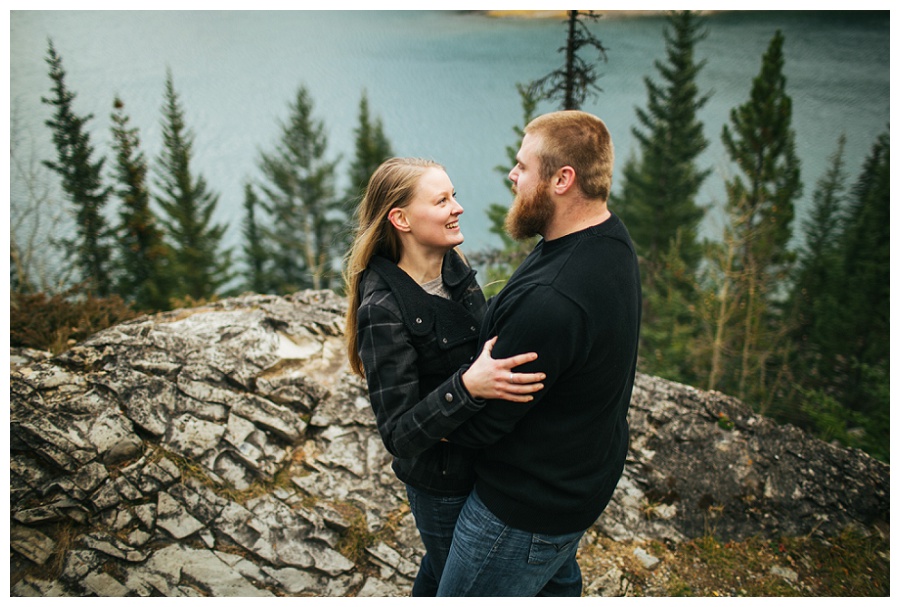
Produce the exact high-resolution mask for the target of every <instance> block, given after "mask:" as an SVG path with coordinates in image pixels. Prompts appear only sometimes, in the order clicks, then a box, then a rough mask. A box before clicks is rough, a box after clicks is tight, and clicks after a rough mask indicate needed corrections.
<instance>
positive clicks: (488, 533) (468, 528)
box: [438, 491, 584, 596]
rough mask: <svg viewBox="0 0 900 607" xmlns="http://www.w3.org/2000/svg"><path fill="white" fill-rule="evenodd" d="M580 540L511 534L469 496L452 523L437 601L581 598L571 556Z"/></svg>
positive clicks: (571, 535) (577, 572) (474, 494)
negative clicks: (448, 598) (453, 598)
mask: <svg viewBox="0 0 900 607" xmlns="http://www.w3.org/2000/svg"><path fill="white" fill-rule="evenodd" d="M582 535H584V531H577V532H575V533H567V534H564V535H546V534H541V533H531V532H530V531H523V530H520V529H514V528H512V527H510V526H508V525H506V524H504V523H503V521H501V520H500V519H498V518H497V517H496V516H494V515H493V514H492V513H491V511H490V510H488V509H487V506H485V505H484V503H483V502H482V501H481V499H479V497H478V494H477V492H475V491H473V492H472V494H471V495H469V499H468V500H467V501H466V505H465V506H464V507H463V509H462V512H461V513H460V515H459V520H458V521H457V522H456V532H455V533H454V535H453V545H452V547H451V549H450V556H449V558H448V559H447V564H446V566H445V567H444V574H443V576H442V577H441V582H440V587H439V588H438V596H581V586H582V582H581V568H580V567H579V566H578V562H577V561H576V560H575V554H576V552H577V551H578V542H579V541H580V540H581V536H582Z"/></svg>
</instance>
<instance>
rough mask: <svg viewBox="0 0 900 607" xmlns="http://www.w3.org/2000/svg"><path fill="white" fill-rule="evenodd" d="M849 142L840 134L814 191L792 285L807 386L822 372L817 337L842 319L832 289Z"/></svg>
mask: <svg viewBox="0 0 900 607" xmlns="http://www.w3.org/2000/svg"><path fill="white" fill-rule="evenodd" d="M845 142H846V138H845V137H844V136H841V138H840V139H839V141H838V147H837V150H836V151H835V153H834V154H833V155H832V157H831V162H830V166H829V168H828V171H827V172H826V174H825V175H824V176H823V177H822V178H821V179H820V180H819V183H818V184H817V187H816V191H815V192H814V193H813V206H812V210H811V212H810V215H809V218H808V219H807V220H806V221H805V222H804V223H803V233H804V246H803V249H802V250H801V253H800V256H799V260H798V266H797V272H796V277H795V279H794V281H793V291H792V294H791V307H790V310H791V314H792V317H793V322H792V323H791V324H792V328H793V335H792V339H793V341H794V343H795V345H796V350H797V356H798V363H797V365H796V366H797V367H798V369H802V370H803V371H802V372H803V375H804V376H805V377H806V378H807V382H808V380H809V379H810V378H814V377H817V376H820V375H821V374H822V372H823V369H822V368H821V367H820V364H819V362H820V361H821V354H822V353H821V352H820V351H819V349H820V347H821V341H822V339H821V337H819V336H820V335H822V334H823V332H825V333H827V332H829V331H830V328H831V327H832V326H834V323H835V322H840V319H839V318H832V317H831V315H832V314H833V313H835V312H838V310H839V307H840V306H839V305H837V304H836V301H835V299H834V298H835V297H838V296H840V293H838V292H837V291H835V289H834V288H833V282H834V280H833V279H834V276H835V274H836V273H837V272H838V270H839V269H840V267H841V263H840V261H841V260H840V257H839V251H838V239H839V237H840V235H841V234H842V232H843V229H844V224H843V217H844V212H845V209H844V206H845V204H846V191H845V190H846V186H845V181H846V176H845V174H844V145H845ZM840 315H841V314H838V316H840ZM807 382H804V383H807ZM807 385H809V384H808V383H807Z"/></svg>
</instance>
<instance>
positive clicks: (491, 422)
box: [447, 287, 586, 448]
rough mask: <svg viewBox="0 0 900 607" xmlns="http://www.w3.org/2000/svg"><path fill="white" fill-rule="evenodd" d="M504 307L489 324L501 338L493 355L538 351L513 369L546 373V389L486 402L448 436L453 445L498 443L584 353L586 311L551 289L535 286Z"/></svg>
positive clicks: (469, 445) (501, 355)
mask: <svg viewBox="0 0 900 607" xmlns="http://www.w3.org/2000/svg"><path fill="white" fill-rule="evenodd" d="M503 307H504V308H505V310H497V311H496V313H495V316H494V320H495V326H493V327H491V331H492V332H493V334H496V335H497V337H498V339H497V343H496V345H495V346H494V350H493V356H494V358H505V357H507V356H512V355H513V354H517V353H520V352H537V354H538V357H537V360H536V361H533V362H530V363H526V364H524V365H521V366H520V367H517V368H516V369H515V370H516V372H531V373H536V372H543V373H546V374H547V378H546V379H545V380H544V381H543V384H544V388H543V389H542V390H540V391H539V392H536V393H534V395H533V396H534V400H532V401H531V402H529V403H525V404H523V403H512V402H509V401H503V400H489V401H487V404H486V405H485V406H484V407H483V408H482V409H481V411H479V412H478V413H476V414H475V415H474V416H473V417H471V418H470V419H469V420H468V421H466V422H465V423H464V424H463V425H461V426H460V427H459V428H458V429H457V430H456V431H454V432H453V433H452V434H450V435H449V436H448V437H447V440H449V441H450V442H452V443H457V444H460V445H463V446H466V447H473V448H482V447H486V446H488V445H492V444H493V443H495V442H497V441H498V440H500V439H501V438H503V437H504V436H506V435H507V434H508V433H510V432H511V431H512V430H513V428H515V425H516V423H517V422H518V421H519V420H520V419H522V418H523V417H524V416H526V415H528V412H529V411H531V409H532V408H533V407H539V406H541V403H542V401H543V399H544V397H545V396H546V394H547V393H548V392H550V391H552V390H553V387H554V385H555V384H556V382H557V381H558V380H559V378H560V377H561V376H562V375H563V374H564V373H565V372H566V371H567V370H568V369H569V368H571V366H572V365H573V363H575V362H577V361H578V359H579V358H580V357H581V356H580V354H579V353H580V351H581V349H582V348H583V344H584V339H585V331H586V328H585V323H584V316H583V313H582V311H581V309H580V308H578V307H577V306H575V305H574V304H573V303H572V302H571V301H570V300H568V299H566V298H564V297H560V296H559V295H558V294H557V293H556V292H555V291H553V290H552V289H551V288H550V287H536V288H535V289H532V290H530V291H529V292H528V293H527V294H525V295H524V296H522V297H520V298H517V300H516V301H510V302H506V303H505V304H504V306H503Z"/></svg>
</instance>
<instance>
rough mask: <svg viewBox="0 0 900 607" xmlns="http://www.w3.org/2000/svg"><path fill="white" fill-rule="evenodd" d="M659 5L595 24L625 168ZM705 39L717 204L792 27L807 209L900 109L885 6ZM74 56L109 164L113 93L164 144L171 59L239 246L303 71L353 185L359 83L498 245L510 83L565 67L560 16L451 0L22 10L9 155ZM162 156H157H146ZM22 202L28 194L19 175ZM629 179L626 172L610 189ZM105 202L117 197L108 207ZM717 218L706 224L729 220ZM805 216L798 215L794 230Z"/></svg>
mask: <svg viewBox="0 0 900 607" xmlns="http://www.w3.org/2000/svg"><path fill="white" fill-rule="evenodd" d="M664 23H665V22H664V19H663V18H662V17H648V16H645V17H641V18H627V19H618V18H617V19H614V18H604V19H601V20H600V21H598V22H596V23H595V24H593V25H591V26H590V27H591V30H592V32H594V34H595V35H596V36H597V37H598V38H599V39H600V40H601V41H602V42H603V44H604V46H606V47H607V49H608V62H607V63H605V64H601V65H600V68H599V71H600V73H602V78H601V79H600V81H599V84H600V86H601V88H602V89H603V92H602V93H601V94H600V95H599V96H598V97H597V98H595V99H590V100H589V101H588V102H587V103H586V104H585V105H584V108H583V109H585V110H587V111H590V112H593V113H595V114H597V115H598V116H600V117H602V118H603V119H604V120H605V121H606V122H607V124H608V125H609V127H610V130H611V132H612V135H613V140H614V143H615V145H616V154H617V162H616V166H617V168H620V167H621V166H622V163H623V162H624V160H625V159H626V158H627V157H628V156H629V154H631V153H632V152H634V151H635V148H634V145H635V144H634V138H633V136H632V134H631V128H632V127H633V126H634V125H635V124H636V118H635V107H638V106H639V107H645V106H646V99H647V96H646V89H645V87H644V83H643V78H644V77H645V76H649V77H651V78H653V79H654V80H657V81H658V80H659V77H658V74H657V72H656V70H655V69H654V67H653V63H654V61H656V60H664V58H665V57H664V48H665V46H664V40H663V36H662V31H663V27H664ZM707 26H708V30H709V35H708V37H707V38H706V39H705V40H704V41H702V42H700V43H699V44H698V45H697V47H696V55H697V58H698V59H705V60H706V61H707V65H706V67H705V68H704V69H703V70H702V71H701V73H700V77H699V79H698V83H699V86H700V90H701V91H709V90H712V91H713V96H712V97H711V99H710V101H709V102H708V103H707V105H706V106H705V108H704V109H703V110H702V112H701V113H700V117H701V119H702V120H703V121H704V123H705V134H706V137H707V139H708V140H709V141H710V146H709V149H708V151H707V152H705V153H704V155H703V156H701V158H700V163H701V164H702V165H703V166H708V167H712V168H713V174H712V175H711V176H710V177H709V178H708V179H707V182H706V185H705V187H704V190H703V192H702V194H701V199H700V200H699V202H700V203H701V204H705V205H711V206H712V207H714V208H715V207H716V206H718V207H721V205H722V203H723V202H724V187H723V185H722V183H723V178H724V177H727V176H728V175H730V174H732V172H733V171H734V169H733V168H732V167H731V166H730V165H729V163H728V162H727V159H726V158H724V156H723V148H722V144H721V138H720V136H721V131H722V126H723V125H724V124H725V123H726V122H727V120H728V114H729V112H730V110H731V109H732V108H734V107H736V106H737V105H740V104H742V103H744V102H745V101H746V100H747V99H748V97H749V93H750V87H751V81H752V79H753V77H755V76H756V74H757V73H758V72H759V69H760V63H761V57H762V54H763V53H764V52H765V50H766V48H767V46H768V44H769V41H770V40H771V38H772V36H773V35H774V33H775V31H776V30H777V29H781V30H782V32H783V33H784V35H785V38H786V40H785V47H784V53H785V57H786V61H785V66H784V72H785V74H786V76H787V90H788V93H789V94H790V95H791V96H792V98H793V103H794V120H793V125H794V129H795V130H796V135H797V152H798V155H799V156H800V158H801V161H802V179H803V181H804V183H805V189H804V195H803V199H802V200H801V201H800V202H798V204H797V207H798V209H797V210H798V220H799V219H802V218H803V217H805V216H806V210H807V209H808V207H809V205H810V200H811V198H812V193H813V191H814V189H815V184H816V182H817V181H818V180H819V178H820V177H821V176H822V174H823V172H824V170H825V167H826V163H827V159H828V157H829V156H830V155H831V154H832V153H833V152H834V150H835V148H836V145H837V141H838V137H839V136H840V135H841V134H842V133H843V134H845V135H846V136H847V147H846V161H847V171H848V175H849V176H850V177H851V178H852V179H855V178H856V176H857V175H858V173H859V169H860V167H861V166H862V163H863V161H864V159H865V157H866V156H867V155H868V153H869V150H870V149H871V146H872V144H873V142H874V141H875V138H876V137H877V136H878V135H879V134H880V133H882V132H884V131H886V130H887V128H888V123H889V118H890V16H889V12H888V11H880V12H825V11H822V12H788V11H778V12H768V11H766V12H725V13H720V14H716V15H712V16H710V17H709V18H708V19H707ZM48 39H52V40H53V43H54V46H55V48H56V50H57V52H58V53H59V54H60V55H61V56H62V58H63V65H64V68H65V69H66V72H67V79H66V83H67V85H68V87H69V88H70V90H72V91H74V92H75V93H76V94H77V97H76V100H75V109H76V111H77V112H78V113H80V114H88V113H92V114H93V115H94V119H93V120H92V121H91V122H90V123H89V128H90V131H91V137H92V143H93V145H94V147H95V149H96V151H97V153H99V154H102V155H105V156H106V157H107V159H108V160H107V167H110V163H111V162H112V156H113V154H112V152H111V148H110V139H111V137H110V134H109V128H110V124H111V123H110V119H109V115H110V113H111V110H112V101H113V98H114V96H116V95H118V96H120V97H121V98H122V100H123V101H124V103H125V109H126V113H127V114H128V115H129V116H130V117H131V124H132V126H135V127H138V128H139V129H140V132H141V138H142V149H143V151H144V153H145V155H146V156H147V157H148V158H150V159H151V160H152V161H155V159H156V157H157V155H158V154H159V151H160V147H161V139H162V135H161V130H162V129H161V125H160V122H161V116H162V113H161V108H162V104H163V92H164V83H165V77H166V70H167V68H168V69H171V71H172V75H173V78H174V83H175V88H176V91H177V92H178V94H179V97H180V99H181V103H182V107H183V109H184V111H185V118H186V122H187V125H188V127H189V128H190V129H191V130H192V131H193V132H194V134H195V136H196V138H195V144H194V157H193V170H194V172H195V174H201V175H203V177H204V178H205V179H206V180H207V183H208V185H209V187H210V189H211V190H213V191H214V192H216V193H218V194H219V195H220V199H219V207H218V215H217V217H216V221H218V222H223V223H227V224H229V226H230V228H229V232H228V234H227V236H226V242H225V244H226V245H228V246H239V244H240V223H241V220H242V213H243V211H242V204H243V185H244V183H245V182H246V181H247V180H250V179H255V178H257V177H258V176H259V172H258V170H257V168H256V166H257V160H258V158H259V152H260V151H265V152H270V151H272V150H273V149H274V146H275V144H276V142H277V139H278V137H279V131H280V123H281V122H282V121H284V120H286V119H287V117H288V105H289V103H291V102H292V101H293V99H294V98H295V94H296V92H297V89H298V87H299V86H300V85H305V86H306V87H307V88H308V90H309V91H310V93H311V96H312V98H313V100H314V102H315V112H314V113H315V116H316V117H317V118H319V119H321V120H323V121H324V123H325V125H326V128H327V131H328V134H329V156H330V157H337V156H338V155H341V156H342V161H341V163H340V165H339V181H338V185H339V188H340V189H341V190H343V189H344V188H345V187H346V182H347V180H346V177H345V174H346V172H347V168H348V166H349V163H350V161H351V159H352V155H353V143H354V142H353V129H354V128H355V127H356V126H357V121H358V107H359V101H360V98H361V95H362V92H363V90H365V91H367V94H368V98H369V107H370V111H371V113H372V115H373V116H374V117H380V118H381V119H382V121H383V124H384V129H385V133H386V135H387V137H388V139H389V140H390V141H391V144H392V146H393V148H394V152H395V153H396V154H398V155H411V156H425V157H431V158H434V159H435V160H438V161H439V162H441V163H443V164H444V165H445V166H446V167H447V170H448V173H449V175H450V177H451V179H452V180H453V182H454V185H455V187H456V189H457V191H458V193H459V199H460V202H461V203H462V205H463V206H464V207H465V209H466V213H465V215H464V216H463V224H462V225H463V232H464V233H465V235H466V245H465V247H466V248H467V249H468V250H476V249H480V248H483V247H484V246H486V245H489V244H497V243H496V242H495V240H494V239H495V237H494V236H492V235H491V234H490V233H489V231H488V228H489V225H488V221H487V217H486V215H485V213H484V210H485V209H486V207H487V206H488V205H489V204H490V203H493V202H500V203H504V204H507V203H508V202H509V201H510V199H511V195H510V193H509V189H508V184H506V182H505V179H504V178H503V177H502V176H501V175H500V174H499V173H497V172H496V171H494V170H493V167H495V166H497V165H500V164H505V163H506V162H507V158H506V153H505V147H506V146H508V145H512V144H513V143H515V140H516V138H515V135H514V133H513V130H512V129H513V127H515V126H517V125H520V124H521V120H522V111H521V107H520V103H519V97H518V94H517V92H516V88H515V86H516V83H520V82H521V83H524V82H527V81H530V80H533V79H535V78H538V77H540V76H542V75H544V74H546V73H548V72H549V71H551V70H553V69H556V68H557V67H559V66H560V65H561V64H562V60H563V58H562V55H561V54H560V53H558V52H557V49H558V48H559V47H560V46H561V45H563V44H564V42H565V28H564V25H563V23H562V21H561V20H560V19H510V18H504V19H497V18H491V17H488V16H485V15H482V14H477V13H465V12H451V11H413V12H403V11H371V12H358V11H318V12H310V11H289V12H276V11H259V12H256V11H240V12H228V11H225V12H204V11H197V12H188V11H185V12H180V11H176V12H172V11H152V12H150V11H11V13H10V113H11V119H12V127H13V130H12V134H13V136H14V137H15V138H16V139H17V141H18V143H17V146H16V154H17V155H20V157H26V156H27V155H28V154H30V153H32V151H33V152H34V153H35V154H36V155H37V157H39V158H53V157H54V156H55V154H54V151H53V148H52V145H51V139H50V137H51V135H50V131H49V129H48V128H47V127H45V126H44V125H43V122H44V120H46V119H47V118H48V117H49V108H48V107H47V106H46V105H44V104H42V103H41V102H40V98H41V96H42V95H48V94H49V90H50V79H49V77H48V76H47V65H46V63H45V58H46V55H47V41H48ZM553 109H556V108H555V107H551V106H542V107H541V108H540V110H541V111H549V110H553ZM152 170H153V168H152V164H151V171H152ZM12 178H13V183H12V189H13V193H14V195H13V197H12V198H13V202H12V203H13V204H14V205H15V204H16V200H17V196H16V195H15V193H16V191H17V190H16V187H17V184H16V182H15V175H12ZM619 185H620V184H619V183H617V182H616V181H615V180H614V185H613V190H614V192H617V191H618V186H619ZM111 206H112V205H111ZM716 217H717V214H716V213H711V214H710V216H709V218H708V220H707V224H706V232H707V234H709V235H713V234H717V233H718V231H719V228H718V227H717V225H716V224H717V219H716ZM798 225H799V224H796V223H795V232H797V231H798V229H797V227H798Z"/></svg>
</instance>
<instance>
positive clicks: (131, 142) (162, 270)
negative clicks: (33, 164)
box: [111, 97, 171, 311]
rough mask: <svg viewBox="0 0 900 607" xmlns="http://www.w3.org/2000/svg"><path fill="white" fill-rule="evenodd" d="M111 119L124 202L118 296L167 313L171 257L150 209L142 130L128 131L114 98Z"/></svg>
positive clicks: (141, 307)
mask: <svg viewBox="0 0 900 607" xmlns="http://www.w3.org/2000/svg"><path fill="white" fill-rule="evenodd" d="M113 108H114V112H113V114H112V116H111V118H112V122H113V127H112V135H113V149H114V150H115V152H116V164H115V172H116V180H117V183H118V188H116V190H115V193H116V195H117V196H118V197H119V200H121V202H122V206H121V209H120V211H119V227H118V234H117V236H118V245H119V246H118V252H119V254H118V258H117V265H118V269H119V271H118V277H117V283H116V292H117V293H118V294H119V295H121V296H122V297H123V298H124V299H125V300H126V301H131V302H133V303H134V305H135V307H136V308H137V309H139V310H148V311H155V310H165V309H167V308H168V307H169V294H170V291H171V282H170V281H171V273H170V267H169V266H170V263H171V253H170V251H169V247H168V245H167V244H166V243H165V239H164V236H163V232H162V229H161V228H160V226H159V225H158V219H157V217H156V215H155V213H154V212H153V210H152V209H151V208H150V191H149V189H148V184H147V161H146V160H145V158H144V154H143V153H142V152H141V151H140V136H139V134H138V129H136V128H129V127H128V122H129V118H128V116H127V115H126V114H125V105H124V104H123V103H122V101H121V100H120V99H119V98H118V97H116V99H115V101H114V102H113Z"/></svg>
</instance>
